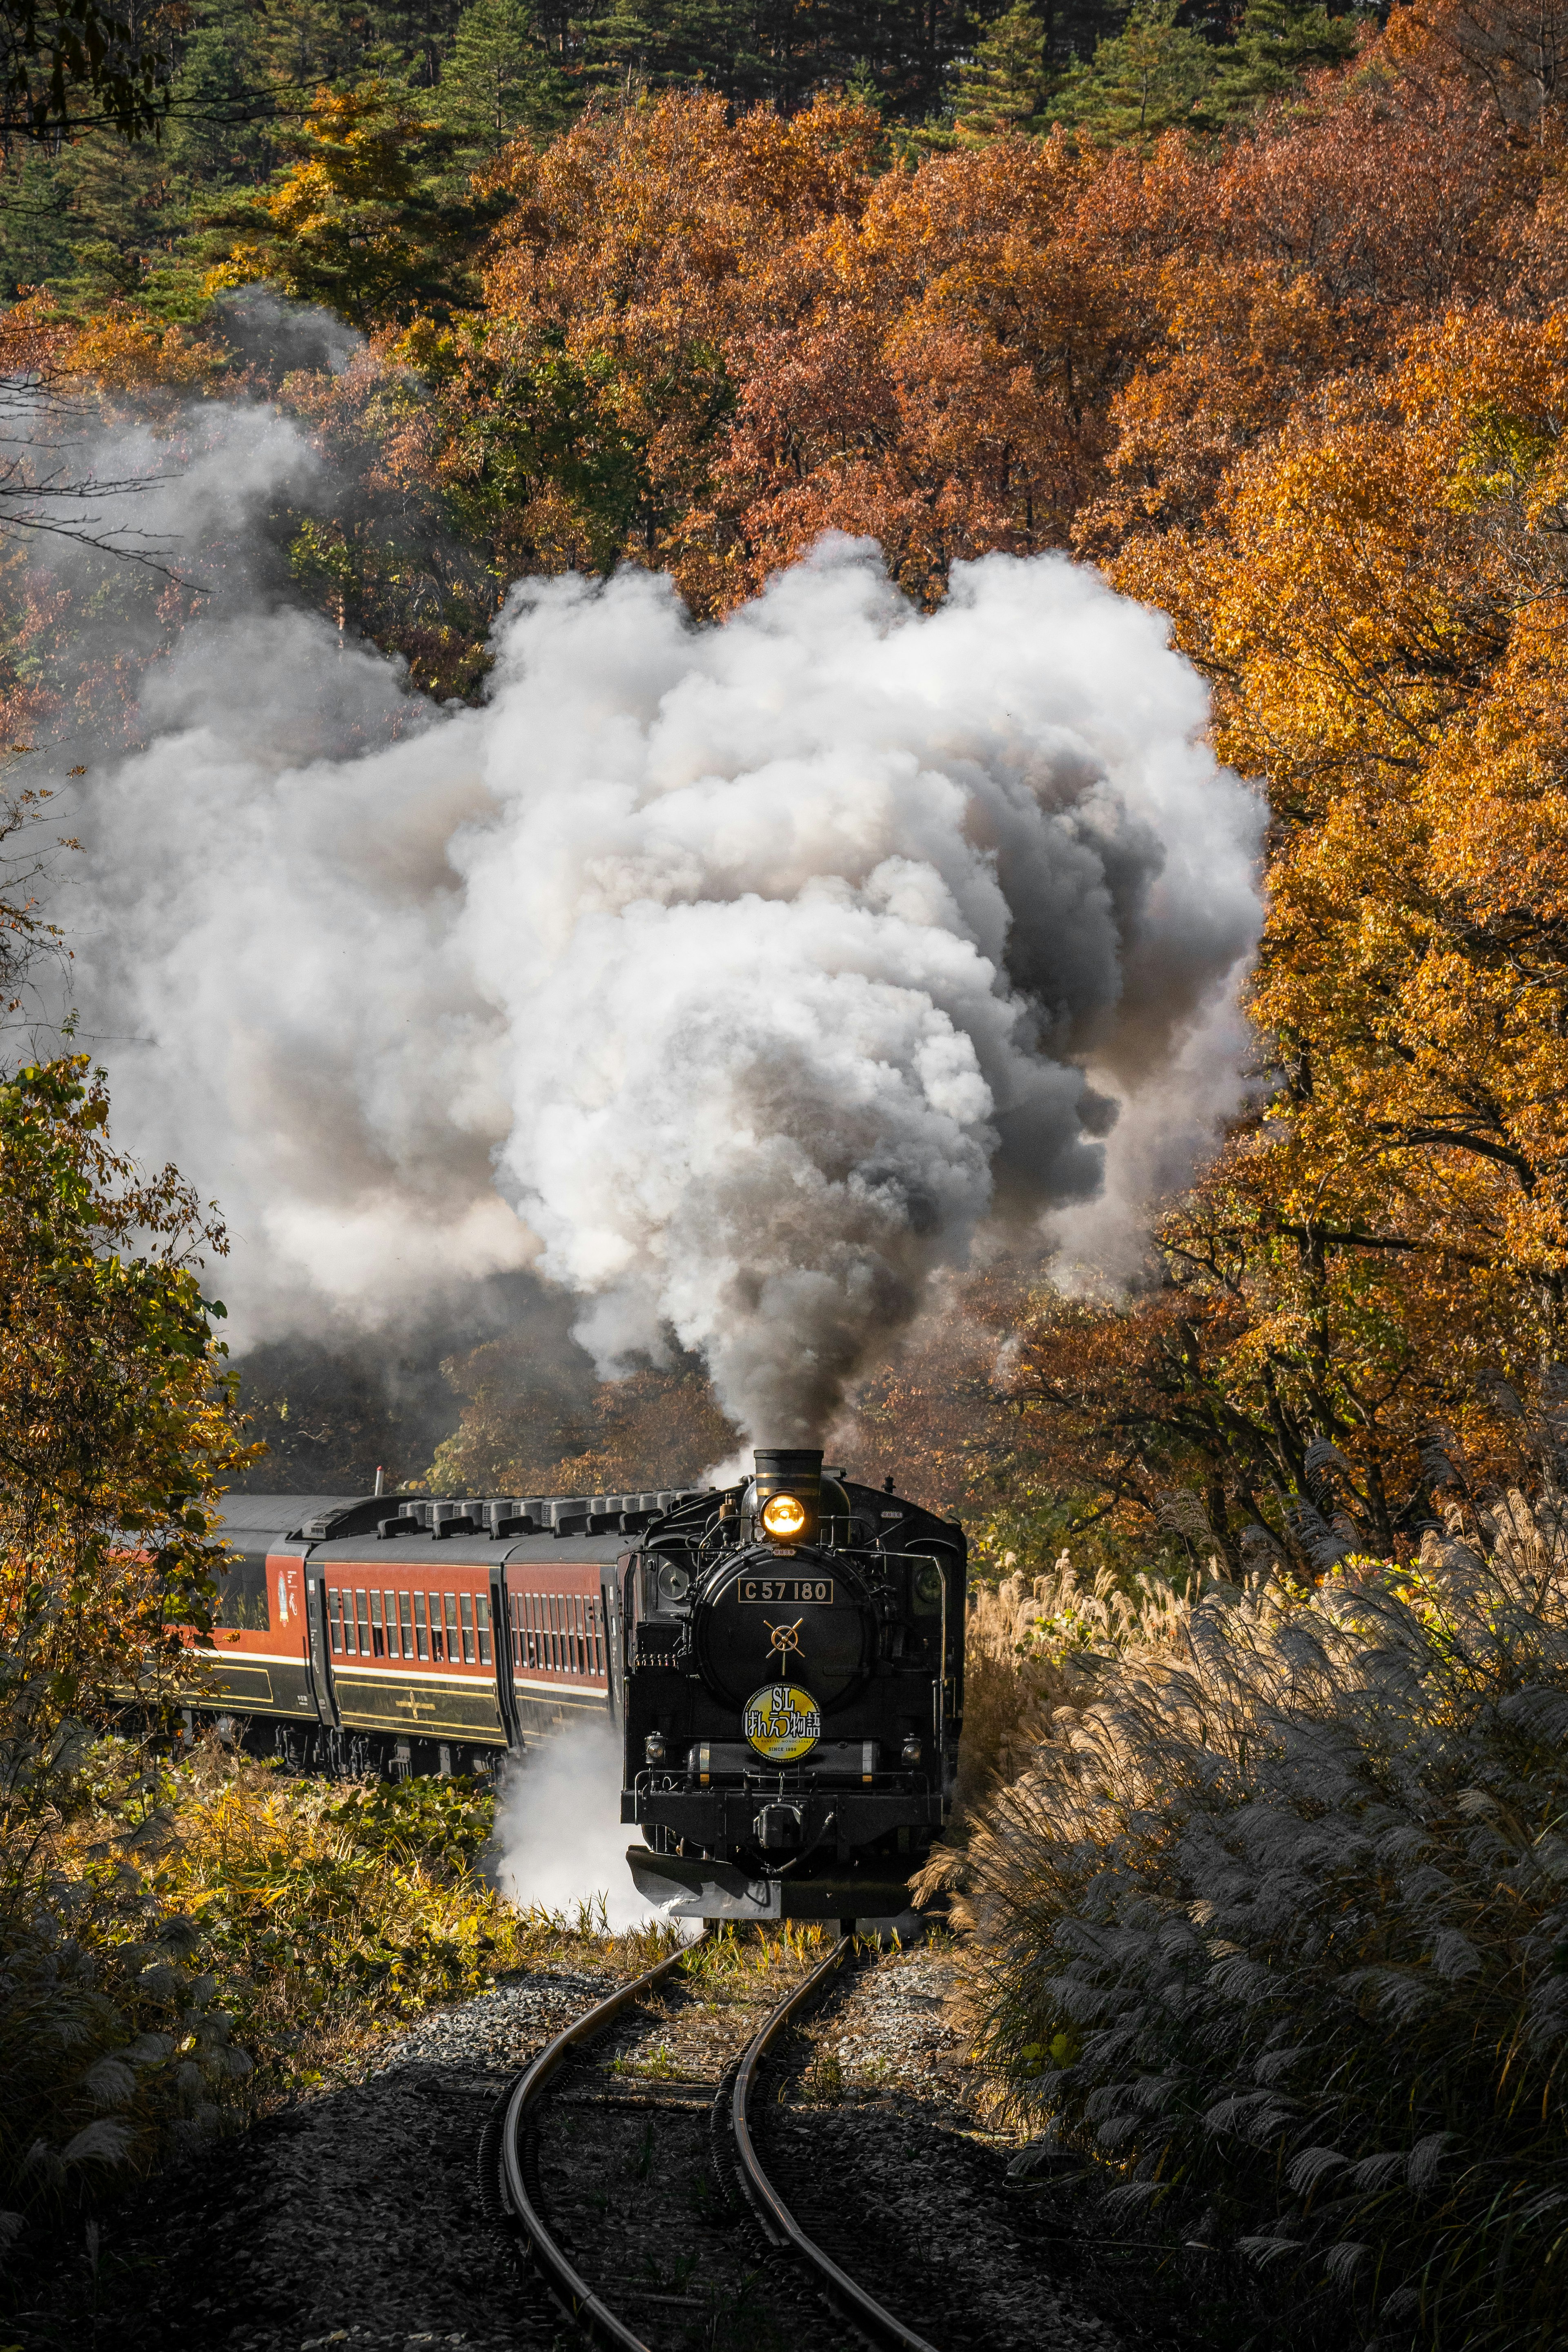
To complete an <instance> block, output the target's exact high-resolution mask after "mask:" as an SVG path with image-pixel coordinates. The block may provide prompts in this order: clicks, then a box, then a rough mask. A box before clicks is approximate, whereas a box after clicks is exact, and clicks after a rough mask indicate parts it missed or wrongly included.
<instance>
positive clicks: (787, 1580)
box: [735, 1576, 833, 1609]
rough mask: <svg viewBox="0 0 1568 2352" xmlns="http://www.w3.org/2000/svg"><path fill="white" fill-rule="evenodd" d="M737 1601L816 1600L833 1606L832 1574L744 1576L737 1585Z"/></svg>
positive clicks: (829, 1607) (827, 1605)
mask: <svg viewBox="0 0 1568 2352" xmlns="http://www.w3.org/2000/svg"><path fill="white" fill-rule="evenodd" d="M735 1598H736V1600H737V1601H819V1602H820V1603H821V1604H822V1605H823V1607H824V1608H826V1609H831V1608H832V1606H833V1579H832V1578H831V1577H830V1576H743V1577H742V1579H741V1580H740V1582H739V1584H737V1585H736V1587H735Z"/></svg>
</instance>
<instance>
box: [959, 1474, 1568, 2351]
mask: <svg viewBox="0 0 1568 2352" xmlns="http://www.w3.org/2000/svg"><path fill="white" fill-rule="evenodd" d="M1061 1590H1062V1588H1060V1587H1059V1586H1058V1587H1056V1588H1053V1589H1052V1591H1047V1592H1038V1593H1037V1594H1036V1595H1034V1596H1027V1597H1026V1596H1025V1595H1023V1594H1022V1593H1018V1594H1016V1595H1014V1596H1012V1598H1011V1601H1010V1603H1009V1604H1008V1605H1010V1606H1011V1607H1012V1608H1013V1611H1014V1624H1015V1627H1016V1629H1018V1642H1017V1644H1016V1646H1017V1649H1018V1654H1019V1657H1020V1669H1019V1672H1020V1679H1024V1678H1026V1677H1037V1680H1036V1681H1035V1682H1034V1683H1033V1684H1032V1696H1031V1699H1030V1707H1031V1709H1032V1712H1031V1713H1030V1714H1029V1716H1028V1723H1029V1726H1030V1727H1031V1728H1032V1730H1033V1732H1034V1735H1035V1737H1034V1745H1033V1748H1032V1749H1031V1752H1030V1754H1029V1756H1028V1759H1027V1761H1026V1765H1025V1767H1024V1769H1022V1770H1021V1771H1020V1772H1018V1773H1017V1774H1016V1777H1015V1778H1014V1779H1013V1780H1012V1781H1011V1783H1010V1784H1008V1785H1006V1786H1004V1787H994V1789H993V1792H992V1794H991V1795H990V1796H989V1797H988V1798H985V1799H983V1800H981V1801H979V1803H978V1806H977V1808H976V1811H975V1812H974V1814H973V1816H972V1820H971V1823H970V1834H969V1838H968V1844H967V1852H966V1853H965V1856H964V1869H965V1885H966V1890H967V1891H966V1895H965V1898H964V1899H965V1900H966V1902H967V1905H968V1909H969V1915H970V1916H971V1918H972V1919H973V1922H974V1924H975V1926H976V1928H977V1931H978V1932H977V1952H976V1966H977V1975H978V1997H979V2006H980V2010H981V2012H982V2029H983V2040H984V2048H985V2052H986V2055H987V2057H988V2058H989V2060H990V2062H991V2063H992V2065H993V2066H994V2068H995V2069H996V2070H997V2074H998V2076H999V2078H1000V2080H1001V2082H1002V2083H1003V2084H1004V2086H1005V2091H1006V2093H1007V2095H1008V2097H1009V2098H1010V2101H1011V2104H1012V2106H1013V2109H1014V2112H1015V2114H1016V2115H1017V2116H1020V2117H1021V2118H1025V2119H1032V2120H1033V2122H1034V2124H1035V2126H1036V2128H1037V2130H1039V2131H1040V2132H1041V2133H1042V2134H1043V2136H1044V2140H1045V2143H1046V2148H1045V2150H1043V2154H1044V2155H1045V2157H1046V2160H1047V2162H1048V2163H1049V2164H1051V2165H1059V2163H1060V2160H1061V2158H1063V2157H1064V2156H1072V2155H1076V2156H1077V2157H1078V2158H1079V2159H1080V2160H1081V2161H1082V2163H1083V2164H1084V2165H1085V2166H1086V2167H1087V2177H1088V2179H1090V2180H1091V2181H1094V2182H1098V2184H1099V2185H1100V2189H1102V2190H1104V2191H1106V2192H1108V2194H1109V2200H1110V2210H1109V2212H1108V2213H1107V2214H1106V2216H1105V2217H1104V2219H1103V2221H1102V2223H1101V2224H1100V2227H1101V2228H1102V2229H1103V2231H1104V2233H1105V2234H1106V2235H1107V2236H1109V2237H1118V2236H1120V2237H1126V2236H1127V2235H1128V2234H1129V2233H1130V2232H1138V2231H1142V2232H1144V2233H1146V2236H1147V2240H1148V2244H1149V2248H1150V2252H1151V2255H1154V2254H1156V2253H1157V2252H1158V2251H1159V2249H1160V2247H1161V2246H1162V2245H1179V2244H1180V2243H1181V2242H1183V2241H1184V2240H1187V2241H1191V2240H1193V2239H1197V2240H1200V2241H1201V2242H1203V2243H1204V2244H1205V2245H1210V2246H1214V2247H1215V2248H1217V2249H1219V2250H1220V2252H1221V2254H1222V2256H1224V2255H1228V2256H1229V2257H1231V2258H1233V2259H1234V2260H1235V2262H1236V2263H1237V2264H1238V2265H1239V2266H1240V2267H1241V2268H1242V2269H1246V2268H1247V2266H1248V2265H1250V2266H1251V2267H1252V2269H1253V2271H1254V2272H1255V2273H1256V2274H1258V2275H1259V2276H1260V2277H1261V2278H1262V2280H1263V2281H1264V2284H1265V2291H1267V2289H1268V2282H1269V2281H1272V2282H1274V2283H1275V2291H1276V2292H1277V2294H1278V2297H1279V2301H1278V2306H1277V2307H1278V2310H1279V2312H1281V2313H1282V2312H1283V2311H1284V2310H1285V2309H1286V2308H1287V2307H1289V2314H1290V2330H1291V2333H1292V2335H1293V2336H1295V2337H1296V2339H1297V2340H1299V2341H1309V2340H1310V2341H1316V2342H1320V2343H1323V2344H1332V2345H1334V2346H1335V2347H1339V2346H1342V2345H1348V2344H1358V2343H1359V2344H1367V2345H1376V2346H1379V2347H1388V2352H1391V2347H1395V2346H1405V2345H1412V2344H1433V2345H1440V2346H1450V2345H1451V2346H1454V2347H1466V2352H1480V2348H1481V2347H1486V2352H1526V2347H1530V2352H1544V2347H1547V2346H1548V2345H1554V2344H1556V2343H1559V2342H1561V2341H1563V2337H1564V2335H1565V2334H1568V2131H1565V2128H1564V2116H1563V2100H1562V2084H1563V2062H1564V2058H1565V2056H1568V1842H1565V1835H1564V1826H1563V1825H1564V1823H1565V1822H1568V1519H1565V1515H1564V1508H1563V1504H1562V1503H1561V1501H1560V1500H1559V1498H1558V1497H1557V1496H1555V1494H1554V1493H1553V1492H1552V1490H1551V1489H1550V1488H1549V1489H1548V1490H1547V1491H1546V1492H1545V1494H1544V1495H1543V1496H1542V1499H1540V1500H1538V1501H1536V1502H1535V1503H1533V1504H1532V1503H1531V1502H1530V1501H1529V1500H1527V1499H1526V1497H1525V1496H1523V1495H1522V1494H1521V1493H1518V1492H1515V1493H1512V1494H1510V1495H1509V1496H1504V1497H1500V1498H1494V1499H1493V1501H1492V1503H1491V1505H1490V1506H1489V1507H1485V1508H1481V1509H1479V1510H1474V1509H1472V1510H1469V1511H1468V1513H1461V1512H1460V1511H1459V1510H1458V1508H1456V1510H1455V1512H1454V1513H1453V1515H1452V1523H1451V1525H1450V1528H1449V1532H1448V1534H1447V1537H1436V1536H1431V1535H1429V1536H1428V1537H1427V1538H1426V1540H1425V1542H1424V1545H1423V1550H1422V1557H1421V1559H1420V1562H1419V1563H1418V1564H1414V1565H1412V1566H1411V1567H1410V1568H1408V1569H1404V1570H1400V1569H1397V1568H1394V1566H1393V1565H1392V1564H1390V1563H1388V1562H1374V1561H1354V1560H1352V1561H1347V1562H1345V1563H1342V1566H1341V1568H1340V1569H1339V1570H1336V1571H1335V1572H1334V1573H1333V1574H1332V1575H1331V1576H1329V1577H1327V1578H1326V1579H1325V1580H1323V1583H1322V1584H1321V1588H1320V1589H1319V1590H1317V1591H1300V1590H1293V1589H1291V1588H1290V1587H1289V1586H1288V1585H1282V1584H1279V1583H1274V1584H1269V1585H1267V1586H1259V1587H1253V1588H1250V1589H1237V1588H1236V1587H1228V1588H1221V1587H1216V1588H1215V1589H1213V1590H1211V1591H1208V1592H1206V1593H1205V1594H1203V1595H1201V1596H1198V1597H1197V1598H1196V1599H1195V1600H1194V1599H1191V1598H1182V1599H1177V1598H1176V1596H1174V1595H1172V1594H1170V1593H1168V1592H1167V1593H1166V1594H1165V1595H1164V1596H1163V1597H1162V1596H1161V1595H1159V1594H1158V1593H1153V1592H1151V1593H1150V1594H1149V1595H1147V1596H1145V1598H1144V1599H1142V1600H1137V1599H1134V1598H1130V1599H1129V1600H1128V1601H1127V1602H1126V1604H1125V1608H1124V1606H1123V1604H1121V1603H1118V1602H1115V1601H1110V1598H1109V1596H1107V1597H1106V1598H1107V1602H1108V1614H1107V1616H1106V1618H1105V1619H1104V1621H1103V1622H1102V1624H1101V1629H1100V1637H1099V1640H1098V1642H1097V1643H1095V1644H1094V1645H1092V1646H1091V1647H1090V1648H1089V1650H1087V1651H1084V1652H1082V1653H1080V1654H1074V1651H1073V1646H1072V1643H1071V1641H1070V1640H1065V1641H1064V1638H1063V1637H1064V1631H1065V1632H1066V1633H1070V1632H1071V1627H1070V1625H1069V1626H1068V1627H1067V1628H1065V1629H1064V1627H1063V1626H1062V1625H1061V1624H1060V1623H1059V1622H1057V1620H1058V1617H1059V1612H1057V1611H1053V1610H1051V1609H1049V1608H1048V1607H1047V1609H1046V1612H1045V1615H1044V1617H1043V1618H1042V1620H1041V1624H1042V1628H1043V1632H1044V1648H1045V1651H1046V1653H1047V1655H1046V1657H1045V1660H1044V1666H1045V1668H1046V1671H1045V1672H1043V1673H1042V1672H1041V1669H1040V1666H1039V1665H1038V1664H1037V1663H1036V1648H1035V1645H1034V1640H1033V1637H1031V1636H1030V1635H1029V1634H1028V1633H1027V1632H1026V1630H1025V1627H1026V1619H1027V1613H1028V1607H1029V1601H1030V1599H1037V1600H1038V1601H1040V1602H1041V1603H1042V1604H1047V1603H1048V1602H1050V1601H1052V1600H1054V1599H1057V1598H1058V1597H1059V1596H1060V1592H1061ZM1001 1605H1002V1604H1001V1603H999V1604H998V1606H999V1607H1000V1606H1001ZM1097 1605H1098V1604H1097ZM1126 1610H1131V1612H1132V1614H1131V1616H1129V1615H1128V1614H1127V1613H1125V1612H1126ZM1060 1676H1065V1677H1066V1681H1065V1682H1056V1683H1053V1680H1052V1678H1053V1677H1060ZM1053 1701H1055V1702H1056V1703H1055V1704H1053ZM992 1720H994V1721H995V1720H1000V1721H1003V1722H1004V1723H1005V1707H999V1708H995V1709H994V1711H993V1716H992ZM1019 1721H1020V1723H1021V1722H1022V1721H1023V1717H1020V1718H1019ZM1010 1736H1012V1737H1013V1738H1019V1737H1022V1736H1023V1734H1022V1732H1021V1731H1019V1732H1015V1733H1013V1734H1012V1735H1010ZM1002 1752H1003V1754H1004V1756H1005V1754H1006V1751H1005V1748H1004V1749H1003V1750H1002ZM1281 2324H1283V2322H1281Z"/></svg>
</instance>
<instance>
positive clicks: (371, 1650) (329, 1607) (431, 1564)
mask: <svg viewBox="0 0 1568 2352" xmlns="http://www.w3.org/2000/svg"><path fill="white" fill-rule="evenodd" d="M680 1499H683V1498H682V1497H681V1496H677V1495H676V1494H674V1493H669V1494H658V1495H610V1496H605V1495H595V1496H582V1495H578V1496H495V1497H487V1498H485V1499H484V1500H482V1501H480V1500H461V1499H458V1500H454V1499H451V1498H447V1497H432V1496H423V1495H384V1496H383V1495H377V1496H363V1497H357V1498H348V1497H342V1496H321V1495H236V1496H230V1497H229V1498H228V1500H227V1504H226V1508H225V1512H224V1518H223V1528H222V1532H223V1534H224V1536H225V1538H226V1540H227V1543H228V1545H229V1548H230V1550H231V1552H232V1553H233V1554H234V1555H235V1558H234V1564H233V1566H232V1567H231V1568H230V1570H229V1571H228V1573H227V1575H226V1577H225V1579H224V1580H223V1588H222V1593H221V1597H220V1600H219V1603H218V1608H217V1612H216V1614H217V1624H216V1631H215V1633H214V1638H213V1643H212V1646H211V1648H210V1649H207V1648H205V1646H204V1648H203V1650H202V1652H201V1655H202V1659H203V1667H204V1671H203V1673H202V1675H201V1677H200V1679H199V1682H198V1683H196V1684H195V1685H193V1686H192V1688H191V1689H190V1691H189V1692H188V1694H187V1699H188V1703H189V1706H190V1707H191V1709H192V1712H193V1715H195V1713H197V1712H201V1713H208V1714H217V1715H220V1716H224V1717H228V1718H230V1719H231V1721H233V1722H234V1723H235V1725H236V1726H237V1728H238V1729H239V1730H240V1731H241V1733H242V1736H243V1737H244V1738H245V1740H246V1744H247V1746H250V1747H253V1748H254V1747H260V1748H268V1749H272V1750H275V1751H276V1752H279V1753H280V1754H282V1755H284V1756H286V1757H287V1758H288V1759H289V1760H290V1761H291V1762H293V1763H296V1764H300V1765H305V1766H309V1767H310V1768H311V1769H316V1770H325V1771H340V1772H341V1771H350V1772H363V1771H375V1770H383V1771H385V1770H392V1771H405V1772H409V1771H413V1772H418V1771H457V1770H474V1769H486V1768H487V1767H488V1766H489V1765H491V1764H493V1763H494V1762H495V1760H496V1759H498V1758H499V1757H500V1756H502V1755H504V1754H505V1753H506V1752H507V1751H508V1750H509V1749H514V1750H515V1749H517V1748H521V1746H522V1745H523V1744H524V1742H525V1740H526V1739H527V1738H528V1737H529V1735H530V1734H539V1733H542V1732H547V1731H551V1730H553V1729H555V1728H557V1727H560V1725H562V1724H563V1723H564V1722H567V1721H570V1720H573V1719H584V1718H594V1717H598V1718H609V1717H614V1716H615V1715H616V1711H617V1706H618V1696H619V1694H618V1688H617V1684H618V1675H619V1668H618V1665H617V1664H616V1663H615V1661H616V1658H617V1655H618V1643H617V1640H616V1630H617V1627H618V1624H619V1611H620V1605H621V1603H620V1594H619V1585H618V1578H617V1565H618V1564H619V1563H622V1562H624V1561H625V1559H626V1557H627V1541H626V1539H627V1538H628V1537H631V1536H635V1535H637V1534H638V1533H640V1531H641V1530H642V1529H643V1528H646V1527H647V1526H648V1525H649V1524H650V1523H651V1522H652V1521H653V1520H654V1519H656V1518H658V1517H660V1516H661V1515H662V1513H663V1512H664V1511H665V1510H668V1508H669V1507H671V1505H673V1504H674V1503H675V1502H677V1501H678V1500H680Z"/></svg>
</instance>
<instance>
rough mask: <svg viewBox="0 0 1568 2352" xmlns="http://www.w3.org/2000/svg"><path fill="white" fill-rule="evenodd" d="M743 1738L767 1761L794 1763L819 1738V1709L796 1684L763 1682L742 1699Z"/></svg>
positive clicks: (806, 1691) (820, 1731)
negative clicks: (749, 1695)
mask: <svg viewBox="0 0 1568 2352" xmlns="http://www.w3.org/2000/svg"><path fill="white" fill-rule="evenodd" d="M745 1730H746V1737H747V1738H748V1739H749V1740H750V1741H751V1743H752V1747H753V1748H755V1749H756V1751H757V1753H758V1755H759V1756H765V1757H766V1758H767V1760H768V1762H769V1763H770V1764H794V1763H795V1762H796V1761H797V1760H798V1759H800V1758H801V1757H802V1756H804V1755H805V1754H806V1752H807V1751H808V1749H810V1748H815V1747H816V1743H817V1741H818V1740H819V1739H820V1738H821V1737H822V1709H821V1708H820V1707H819V1706H817V1704H816V1700H815V1699H814V1698H813V1697H812V1696H811V1693H810V1692H809V1691H808V1690H802V1688H801V1686H800V1685H799V1684H798V1683H765V1684H764V1685H763V1688H762V1689H761V1690H759V1691H753V1692H752V1696H751V1697H750V1698H749V1699H748V1700H747V1701H746V1718H745Z"/></svg>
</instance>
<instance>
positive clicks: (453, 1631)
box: [432, 1592, 462, 1666]
mask: <svg viewBox="0 0 1568 2352" xmlns="http://www.w3.org/2000/svg"><path fill="white" fill-rule="evenodd" d="M446 1601H447V1664H448V1665H453V1666H455V1665H456V1664H457V1663H458V1659H459V1658H460V1657H461V1656H462V1652H461V1651H460V1650H459V1649H458V1596H457V1594H456V1593H455V1592H448V1593H447V1596H446ZM432 1605H434V1603H433V1602H432Z"/></svg>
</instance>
